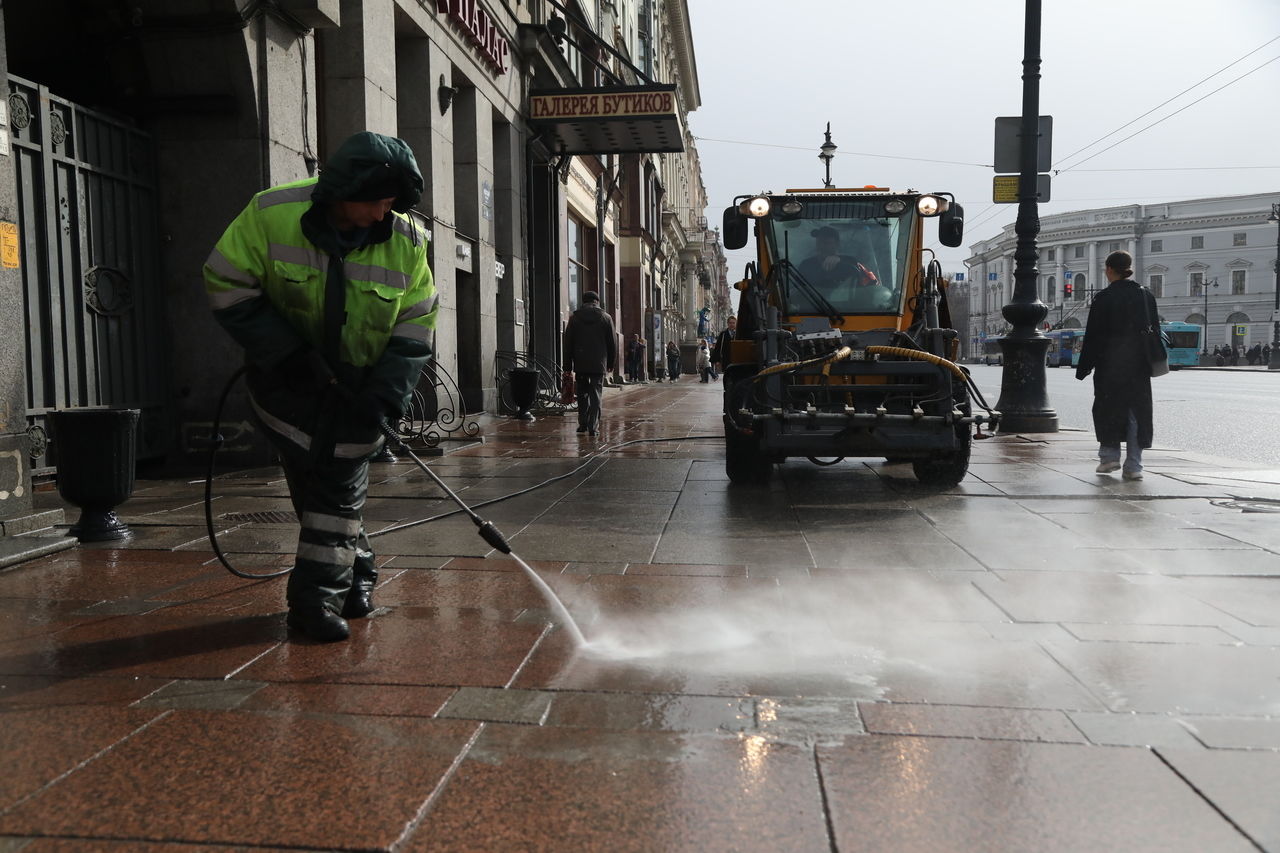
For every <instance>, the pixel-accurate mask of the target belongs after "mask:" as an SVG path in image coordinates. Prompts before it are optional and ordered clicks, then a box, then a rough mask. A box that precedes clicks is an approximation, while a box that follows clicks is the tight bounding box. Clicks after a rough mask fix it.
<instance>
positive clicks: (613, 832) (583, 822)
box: [404, 724, 830, 853]
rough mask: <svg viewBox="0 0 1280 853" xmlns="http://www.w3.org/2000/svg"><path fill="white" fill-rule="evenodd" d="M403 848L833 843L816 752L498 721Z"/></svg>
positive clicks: (752, 742) (806, 847)
mask: <svg viewBox="0 0 1280 853" xmlns="http://www.w3.org/2000/svg"><path fill="white" fill-rule="evenodd" d="M531 792H537V796H536V797H531V796H530V794H531ZM603 815H607V819H602V816H603ZM404 849H405V850H406V851H425V850H431V851H449V850H504V849H507V850H509V849H530V850H549V849H561V850H610V851H653V850H699V851H730V850H788V851H815V852H816V851H824V853H825V851H828V850H829V849H830V845H829V841H828V838H827V831H826V825H825V822H824V819H823V814H822V799H821V795H820V793H819V790H818V779H817V775H816V773H815V772H814V765H813V756H812V754H811V752H810V751H809V750H807V749H803V748H799V747H796V746H792V745H789V744H781V743H771V742H768V741H766V740H764V739H762V738H755V737H749V736H748V737H741V738H730V737H715V736H707V735H689V734H672V733H666V732H626V733H619V732H599V731H593V730H581V729H564V728H532V727H527V726H510V725H501V724H489V725H486V727H485V729H484V731H483V732H482V733H481V734H480V737H479V738H478V739H477V741H476V744H475V746H474V747H473V748H472V749H471V751H470V752H469V753H468V754H467V757H466V759H465V760H463V762H462V763H461V764H460V765H459V766H458V770H457V772H456V773H455V774H454V776H453V778H452V779H451V780H450V782H449V785H448V787H446V788H445V790H444V792H443V794H442V795H441V796H440V798H439V800H438V801H437V802H436V803H435V804H434V806H433V808H432V809H431V810H430V812H428V814H427V815H426V817H425V818H424V820H423V822H422V824H421V825H420V826H419V827H418V828H417V831H416V832H415V833H414V835H413V836H412V837H411V838H410V839H409V843H408V844H407V845H406V847H405V848H404Z"/></svg>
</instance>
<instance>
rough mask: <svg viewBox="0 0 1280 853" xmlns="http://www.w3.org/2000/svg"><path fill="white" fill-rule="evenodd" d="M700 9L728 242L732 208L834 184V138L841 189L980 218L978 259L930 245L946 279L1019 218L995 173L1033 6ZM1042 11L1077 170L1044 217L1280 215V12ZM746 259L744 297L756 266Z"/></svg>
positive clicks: (808, 4)
mask: <svg viewBox="0 0 1280 853" xmlns="http://www.w3.org/2000/svg"><path fill="white" fill-rule="evenodd" d="M688 2H689V13H690V16H691V18H692V28H693V40H694V50H695V52H696V55H697V63H698V81H699V86H700V88H701V93H702V106H701V107H700V108H699V109H698V110H697V111H696V112H694V113H692V114H691V115H690V117H689V125H690V127H691V129H692V131H693V133H694V135H695V136H696V137H698V140H699V141H698V151H699V154H700V156H701V158H702V174H703V180H704V181H705V183H706V187H707V193H708V195H709V197H710V199H711V207H710V210H709V211H708V216H709V217H710V219H711V222H712V223H713V227H714V224H715V223H719V221H720V213H721V211H722V210H723V209H724V208H725V207H726V206H728V205H729V204H731V203H732V201H733V198H734V196H737V195H741V194H745V193H754V192H759V191H761V190H774V191H782V190H784V189H786V188H788V187H819V186H821V185H822V178H823V167H822V162H821V161H820V160H818V157H817V155H818V146H819V145H821V144H822V142H823V131H824V129H825V127H826V124H827V122H830V123H831V136H832V141H833V142H835V143H836V145H838V146H839V148H838V150H837V152H836V157H835V159H834V160H833V161H832V165H831V174H832V181H833V183H834V185H836V186H845V187H859V186H864V185H867V184H874V185H878V186H888V187H892V188H893V189H896V190H905V189H908V188H914V189H917V190H921V191H938V192H944V191H945V192H951V193H954V194H955V196H956V199H957V200H958V201H959V202H960V203H961V204H963V205H964V207H965V212H966V218H967V224H966V232H965V241H964V246H963V247H961V248H959V249H944V248H942V247H940V246H938V245H937V243H936V241H935V240H934V236H935V233H936V232H934V231H933V229H932V227H931V226H929V227H928V230H927V234H928V237H929V241H930V242H932V243H933V245H934V247H935V248H937V249H938V250H939V251H940V257H941V258H942V259H943V263H944V267H945V268H946V269H947V271H948V272H952V271H958V270H962V269H963V266H962V265H961V263H960V262H961V260H962V259H963V258H965V257H967V256H968V251H967V248H966V247H968V246H969V245H971V244H972V243H974V242H976V241H979V240H983V239H987V238H989V237H992V236H994V235H996V234H997V233H999V231H1000V229H1001V228H1003V227H1004V226H1005V225H1007V224H1010V223H1012V222H1013V220H1014V218H1015V217H1016V215H1017V205H1016V204H1002V205H993V204H992V203H991V179H992V176H993V175H994V171H993V170H992V168H991V163H992V157H993V155H992V152H993V145H994V143H993V134H994V129H993V128H994V119H995V117H996V116H1016V115H1019V114H1020V113H1021V112H1022V56H1023V32H1024V10H1025V5H1024V3H1023V0H894V2H869V0H825V2H820V0H783V1H780V0H688ZM1043 6H1044V11H1043V27H1042V34H1041V59H1042V64H1041V71H1040V73H1041V80H1040V113H1041V115H1049V116H1052V117H1053V122H1054V124H1053V161H1054V163H1053V165H1054V168H1055V169H1060V170H1063V171H1062V173H1061V174H1058V175H1056V176H1054V177H1053V178H1052V188H1051V194H1052V201H1050V202H1049V203H1047V204H1043V205H1041V206H1040V213H1041V215H1048V214H1052V213H1063V212H1066V211H1070V210H1080V209H1087V208H1093V207H1106V206H1110V205H1120V204H1131V203H1143V204H1148V203H1157V202H1161V201H1176V200H1179V199H1188V198H1202V197H1208V196H1218V195H1239V194H1245V193H1256V192H1268V191H1275V192H1276V201H1278V202H1280V0H1221V2H1219V3H1213V4H1209V3H1192V2H1190V0H1045V2H1044V4H1043ZM1264 45H1265V46H1264ZM1232 63H1235V64H1232ZM1228 65H1230V67H1229V68H1228V67H1226V66H1228ZM1224 69H1225V70H1224ZM1219 72H1220V73H1219ZM1250 72H1252V73H1250ZM1244 75H1247V76H1244ZM1206 78H1210V79H1206ZM1237 78H1243V79H1239V80H1238V81H1237V82H1232V81H1236V80H1237ZM1201 81H1203V82H1201ZM1197 84H1198V85H1197ZM1220 87H1225V88H1222V89H1221V91H1218V92H1216V93H1213V92H1214V90H1215V89H1219V88H1220ZM1184 90H1189V91H1186V92H1185V94H1181V95H1180V93H1183V92H1184ZM1211 93H1213V94H1211ZM1200 98H1203V100H1200V101H1199V102H1198V103H1195V102H1196V101H1197V99H1200ZM1170 99H1172V100H1170ZM1165 101H1169V103H1167V104H1164V102H1165ZM1161 104H1164V106H1160V105H1161ZM1157 107H1158V108H1157ZM1184 108H1185V109H1184ZM1153 109H1154V112H1152V113H1151V114H1150V115H1147V116H1145V117H1142V118H1138V117H1139V116H1142V115H1143V113H1146V112H1147V111H1148V110H1153ZM1178 110H1182V111H1181V112H1178ZM1175 112H1177V114H1176V115H1173V114H1174V113H1175ZM1134 119H1137V121H1134ZM1131 121H1132V122H1133V123H1132V124H1129V126H1128V127H1125V128H1124V129H1123V130H1121V129H1120V128H1121V127H1122V126H1124V125H1126V124H1128V123H1129V122H1131ZM1148 125H1154V126H1153V127H1151V128H1150V129H1149V130H1143V128H1146V127H1147V126H1148ZM1113 131H1119V132H1117V133H1115V134H1114V135H1112V136H1109V137H1108V136H1107V135H1108V134H1112V132H1113ZM1138 131H1142V132H1140V133H1137V135H1136V136H1134V137H1133V138H1132V139H1129V140H1128V141H1123V142H1121V140H1124V139H1125V137H1127V136H1130V135H1131V134H1134V133H1135V132H1138ZM1102 137H1107V138H1106V139H1105V140H1103V139H1102ZM716 140H727V141H716ZM1099 140H1102V141H1100V142H1099ZM1095 142H1097V144H1094V143H1095ZM1117 142H1120V144H1118V145H1115V147H1114V148H1111V150H1108V151H1105V152H1104V153H1098V154H1097V156H1096V157H1092V158H1091V159H1089V160H1088V161H1087V162H1082V161H1083V160H1084V158H1086V157H1089V155H1091V154H1095V153H1097V152H1102V151H1103V149H1105V148H1107V147H1108V146H1110V145H1114V144H1115V143H1117ZM1077 151H1079V152H1080V153H1078V154H1075V155H1074V156H1071V155H1073V153H1074V152H1077ZM910 158H915V159H910ZM1073 164H1078V166H1077V167H1076V168H1070V167H1071V166H1073ZM729 254H730V257H731V263H730V280H733V279H734V278H736V277H739V276H740V275H741V271H742V267H743V265H744V264H745V262H746V261H747V260H750V259H751V256H750V255H749V254H746V253H745V252H733V253H729Z"/></svg>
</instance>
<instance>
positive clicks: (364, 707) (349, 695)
mask: <svg viewBox="0 0 1280 853" xmlns="http://www.w3.org/2000/svg"><path fill="white" fill-rule="evenodd" d="M453 692H454V690H453V688H452V687H404V686H400V685H394V684H268V685H267V686H266V687H264V688H262V689H261V690H259V691H258V692H257V693H254V694H253V695H252V696H250V697H249V698H248V699H246V700H245V701H244V702H243V703H242V704H241V705H240V706H239V708H240V710H242V711H291V712H294V713H312V714H363V715H367V716H375V717H434V716H435V715H436V714H437V713H439V711H440V709H441V708H442V707H443V706H444V703H445V702H446V701H448V699H449V697H450V696H452V695H453Z"/></svg>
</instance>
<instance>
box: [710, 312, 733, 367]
mask: <svg viewBox="0 0 1280 853" xmlns="http://www.w3.org/2000/svg"><path fill="white" fill-rule="evenodd" d="M728 323H729V325H728V328H726V329H725V330H724V331H722V332H721V333H720V334H719V335H717V336H716V345H715V346H714V347H712V348H711V372H712V373H715V372H716V371H717V370H719V371H720V372H722V373H723V372H724V369H725V368H726V367H728V366H729V347H730V344H731V343H732V342H733V338H734V335H736V334H737V333H738V318H737V317H730V318H729V321H728Z"/></svg>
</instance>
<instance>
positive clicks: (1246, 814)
mask: <svg viewBox="0 0 1280 853" xmlns="http://www.w3.org/2000/svg"><path fill="white" fill-rule="evenodd" d="M1159 752H1160V757H1161V758H1163V759H1164V760H1165V761H1168V762H1169V763H1170V764H1171V765H1173V768H1174V769H1175V770H1177V771H1178V772H1179V773H1180V774H1182V775H1183V776H1184V777H1185V778H1186V780H1187V782H1188V784H1190V785H1194V786H1195V788H1196V790H1197V791H1199V792H1200V794H1201V795H1202V796H1204V798H1205V799H1207V800H1208V801H1209V802H1211V803H1213V804H1214V806H1216V807H1217V808H1219V809H1222V812H1223V814H1225V815H1226V816H1227V817H1228V818H1230V819H1231V820H1232V821H1234V822H1235V824H1236V825H1237V826H1239V827H1240V829H1241V830H1242V831H1243V832H1245V833H1247V834H1248V835H1249V837H1250V838H1252V839H1253V840H1254V841H1256V842H1257V843H1258V844H1259V845H1260V846H1261V847H1262V849H1264V850H1267V851H1274V850H1280V809H1277V808H1276V798H1275V792H1276V791H1280V753H1275V752H1235V751H1223V750H1212V749H1206V750H1199V751H1184V750H1180V749H1161V750H1160V751H1159ZM1204 849H1206V850H1207V849H1210V848H1204Z"/></svg>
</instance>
